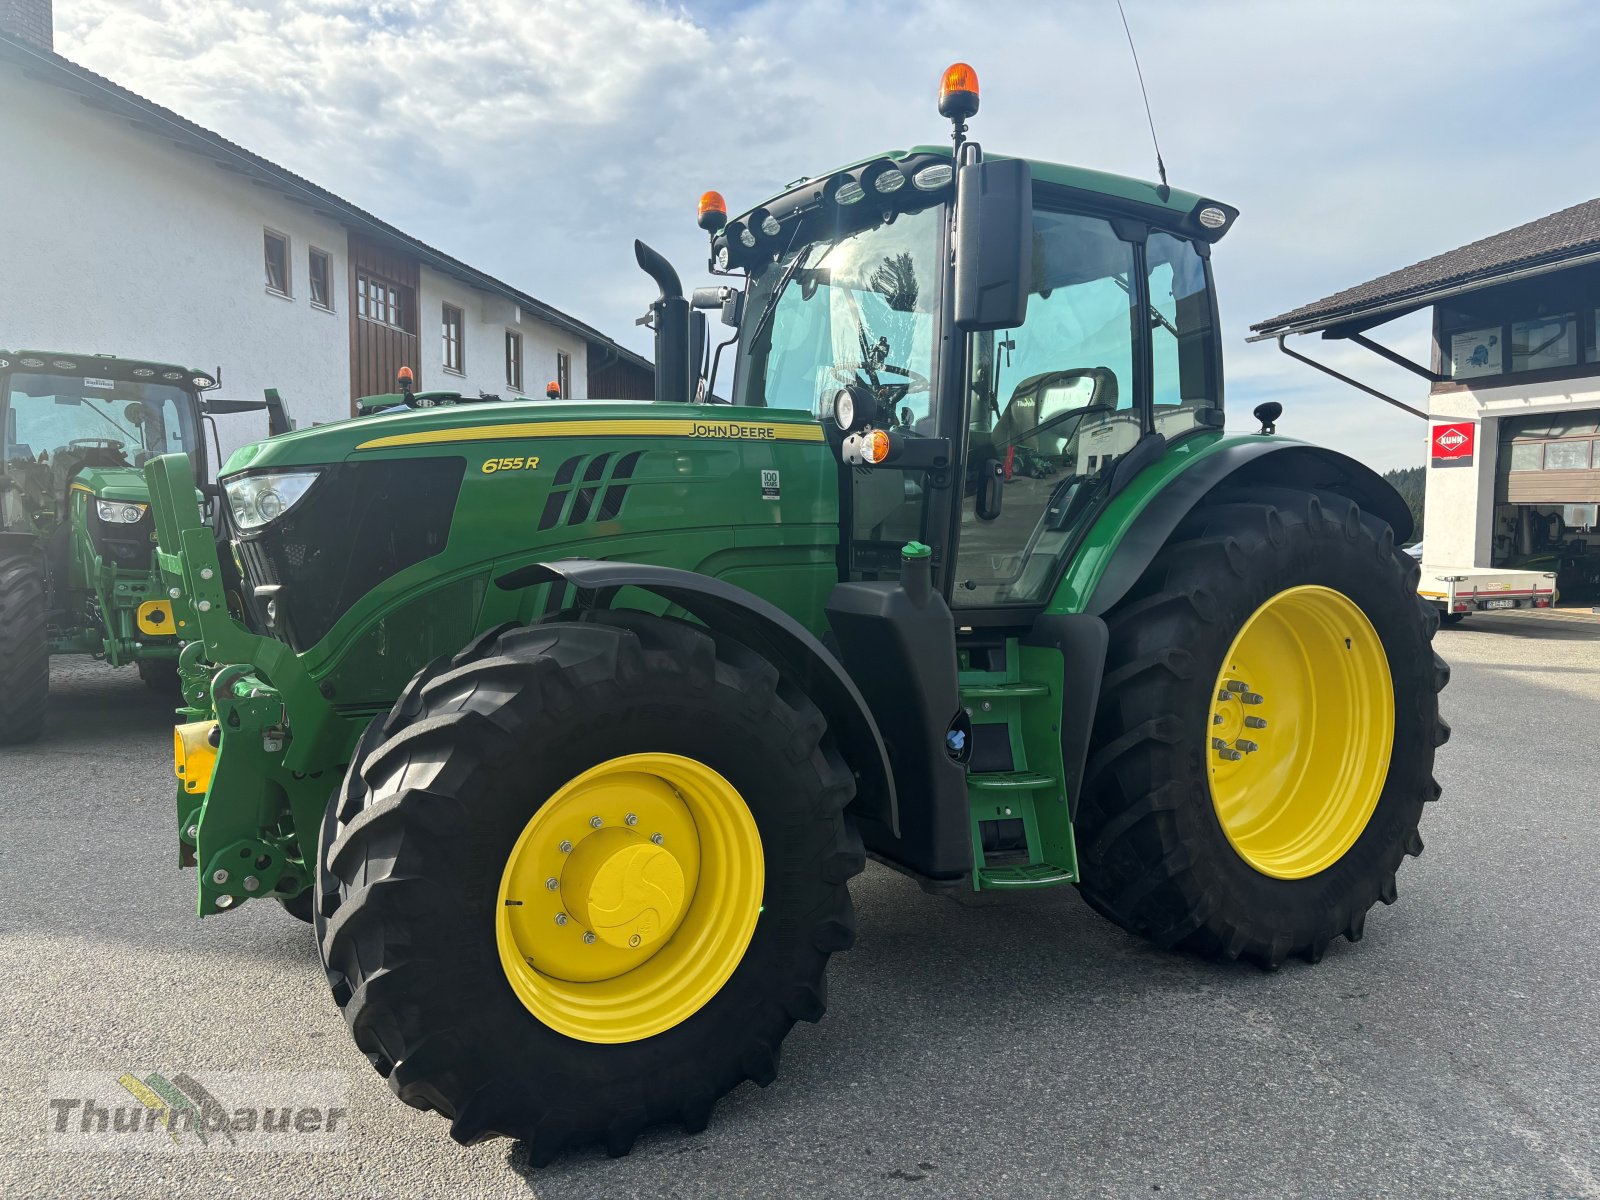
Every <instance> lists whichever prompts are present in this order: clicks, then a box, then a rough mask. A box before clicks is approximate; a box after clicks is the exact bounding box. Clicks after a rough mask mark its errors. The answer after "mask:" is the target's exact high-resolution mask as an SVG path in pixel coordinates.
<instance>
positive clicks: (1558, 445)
mask: <svg viewBox="0 0 1600 1200" xmlns="http://www.w3.org/2000/svg"><path fill="white" fill-rule="evenodd" d="M1544 469H1545V470H1546V471H1587V470H1588V469H1589V443H1588V442H1586V441H1583V442H1546V443H1545V444H1544Z"/></svg>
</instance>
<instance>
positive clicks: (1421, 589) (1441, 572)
mask: <svg viewBox="0 0 1600 1200" xmlns="http://www.w3.org/2000/svg"><path fill="white" fill-rule="evenodd" d="M1417 595H1419V596H1421V597H1422V598H1423V599H1424V600H1426V601H1428V602H1429V603H1430V604H1432V605H1434V606H1435V607H1436V608H1438V610H1439V620H1440V621H1441V622H1443V623H1444V624H1446V625H1454V624H1456V623H1458V622H1460V621H1462V620H1465V619H1466V616H1467V614H1468V613H1488V612H1506V611H1509V610H1511V609H1517V608H1553V607H1555V603H1556V601H1557V600H1558V599H1560V597H1561V593H1560V592H1559V591H1558V590H1557V589H1556V576H1555V572H1553V571H1509V570H1500V569H1497V568H1493V567H1451V566H1434V565H1430V564H1429V563H1426V562H1424V563H1423V564H1422V577H1421V578H1420V579H1419V580H1418V581H1417Z"/></svg>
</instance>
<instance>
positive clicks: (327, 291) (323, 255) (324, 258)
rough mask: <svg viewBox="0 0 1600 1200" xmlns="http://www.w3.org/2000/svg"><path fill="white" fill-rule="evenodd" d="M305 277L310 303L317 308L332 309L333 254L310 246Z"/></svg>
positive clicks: (330, 310)
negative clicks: (309, 293) (308, 287)
mask: <svg viewBox="0 0 1600 1200" xmlns="http://www.w3.org/2000/svg"><path fill="white" fill-rule="evenodd" d="M306 279H307V280H308V281H309V282H310V285H311V303H313V304H315V305H316V306H317V307H318V308H325V309H327V310H328V311H329V312H332V311H333V256H332V255H331V254H329V253H328V252H327V251H326V250H318V249H317V248H316V247H315V246H313V247H311V253H310V256H309V258H308V259H307V262H306Z"/></svg>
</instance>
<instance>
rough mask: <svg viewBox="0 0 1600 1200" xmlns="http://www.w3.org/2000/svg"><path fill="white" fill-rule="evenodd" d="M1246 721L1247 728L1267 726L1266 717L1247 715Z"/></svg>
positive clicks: (1263, 727)
mask: <svg viewBox="0 0 1600 1200" xmlns="http://www.w3.org/2000/svg"><path fill="white" fill-rule="evenodd" d="M1244 723H1245V727H1246V728H1247V729H1265V728H1266V727H1267V719H1266V718H1265V717H1246V718H1245V719H1244Z"/></svg>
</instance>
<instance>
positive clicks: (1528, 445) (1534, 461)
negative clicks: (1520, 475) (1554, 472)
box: [1511, 442, 1544, 471]
mask: <svg viewBox="0 0 1600 1200" xmlns="http://www.w3.org/2000/svg"><path fill="white" fill-rule="evenodd" d="M1511 469H1512V470H1513V471H1542V470H1543V469H1544V443H1543V442H1516V443H1513V445H1512V447H1511Z"/></svg>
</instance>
